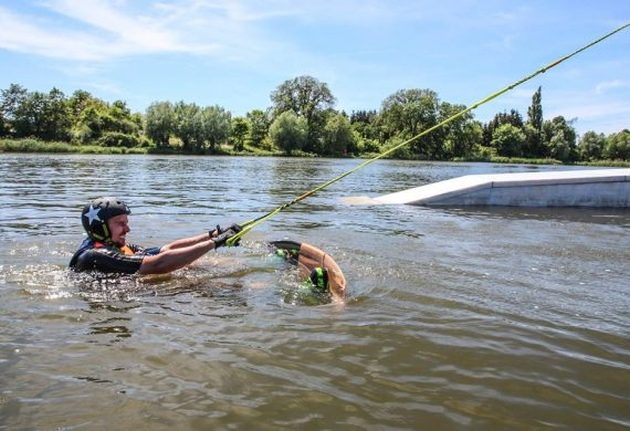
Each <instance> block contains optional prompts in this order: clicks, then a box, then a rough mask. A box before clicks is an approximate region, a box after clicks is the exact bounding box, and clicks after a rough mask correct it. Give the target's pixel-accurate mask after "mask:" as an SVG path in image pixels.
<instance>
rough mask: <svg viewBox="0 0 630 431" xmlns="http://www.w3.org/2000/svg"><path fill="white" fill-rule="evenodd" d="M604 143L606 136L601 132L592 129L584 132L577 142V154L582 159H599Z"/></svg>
mask: <svg viewBox="0 0 630 431" xmlns="http://www.w3.org/2000/svg"><path fill="white" fill-rule="evenodd" d="M605 145H606V137H605V136H604V134H603V133H600V134H598V133H595V132H593V131H589V132H586V133H585V134H584V136H582V138H581V139H580V143H579V144H578V154H579V155H580V159H581V160H584V161H587V162H588V161H593V160H600V159H601V158H602V155H603V152H604V146H605Z"/></svg>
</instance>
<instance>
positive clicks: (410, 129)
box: [380, 89, 442, 159]
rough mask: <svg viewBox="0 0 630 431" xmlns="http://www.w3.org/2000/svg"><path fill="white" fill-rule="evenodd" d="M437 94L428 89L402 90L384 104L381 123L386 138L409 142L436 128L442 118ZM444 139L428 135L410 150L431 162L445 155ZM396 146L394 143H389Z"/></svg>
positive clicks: (417, 141) (412, 145) (411, 146)
mask: <svg viewBox="0 0 630 431" xmlns="http://www.w3.org/2000/svg"><path fill="white" fill-rule="evenodd" d="M439 115H440V113H439V99H438V97H437V93H435V92H434V91H432V90H428V89H410V90H399V91H397V92H396V93H394V94H392V95H390V96H388V97H387V98H386V99H385V100H384V101H383V103H382V106H381V112H380V120H381V128H382V131H383V138H384V139H385V140H387V141H391V140H392V138H396V141H397V142H398V141H401V140H407V139H409V138H412V137H414V136H416V135H417V134H419V133H420V132H422V131H423V130H426V129H428V128H430V127H432V126H434V125H436V124H437V121H438V118H439ZM441 138H442V136H438V135H437V134H435V133H431V134H429V135H425V136H423V137H422V139H419V140H416V141H415V142H413V143H412V144H411V145H410V147H409V149H408V150H407V151H410V153H409V154H415V155H416V157H419V158H421V159H431V158H433V157H435V156H436V155H438V154H439V153H440V152H441V147H442V141H441ZM389 144H390V145H393V141H391V142H389Z"/></svg>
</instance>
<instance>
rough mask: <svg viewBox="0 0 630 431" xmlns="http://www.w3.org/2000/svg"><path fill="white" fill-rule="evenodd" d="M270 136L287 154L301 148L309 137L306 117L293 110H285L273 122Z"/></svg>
mask: <svg viewBox="0 0 630 431" xmlns="http://www.w3.org/2000/svg"><path fill="white" fill-rule="evenodd" d="M269 137H270V138H271V141H272V142H273V143H274V144H275V145H276V146H277V147H278V148H280V149H281V150H283V151H284V152H285V153H286V154H291V153H292V152H293V151H296V150H301V149H302V148H303V147H304V144H305V143H306V140H307V138H308V124H307V122H306V119H305V118H304V117H301V116H298V115H296V114H295V113H294V112H293V111H285V112H283V113H282V114H280V115H279V116H278V117H277V118H276V119H275V120H274V121H273V123H271V126H270V127H269Z"/></svg>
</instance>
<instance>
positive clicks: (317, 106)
mask: <svg viewBox="0 0 630 431" xmlns="http://www.w3.org/2000/svg"><path fill="white" fill-rule="evenodd" d="M271 101H272V102H273V117H274V118H276V117H277V116H278V115H280V114H282V113H283V112H287V111H293V112H294V113H295V114H296V115H298V116H300V117H303V118H304V119H305V120H306V125H307V127H308V138H307V141H306V143H305V147H304V149H305V150H306V151H315V152H317V151H318V149H319V139H320V137H321V135H322V132H323V128H324V125H325V124H326V117H327V114H328V111H329V110H330V109H332V108H333V106H334V104H335V97H334V96H333V95H332V93H331V91H330V89H329V88H328V85H327V84H326V83H324V82H321V81H319V80H317V79H315V78H313V77H312V76H299V77H297V78H294V79H290V80H287V81H285V82H283V83H282V84H280V86H278V88H276V90H274V91H273V92H272V93H271Z"/></svg>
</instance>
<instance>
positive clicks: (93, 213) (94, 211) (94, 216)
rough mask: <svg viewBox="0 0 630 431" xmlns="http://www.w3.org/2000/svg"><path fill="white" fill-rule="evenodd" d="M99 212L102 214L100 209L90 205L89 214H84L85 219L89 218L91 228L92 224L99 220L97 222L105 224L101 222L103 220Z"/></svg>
mask: <svg viewBox="0 0 630 431" xmlns="http://www.w3.org/2000/svg"><path fill="white" fill-rule="evenodd" d="M99 212H101V209H100V208H94V207H93V206H91V205H90V209H89V210H88V212H86V213H85V214H83V217H87V218H88V222H89V225H90V226H91V225H92V222H93V221H94V220H97V221H99V222H101V223H103V220H101V218H100V217H99V216H98V213H99Z"/></svg>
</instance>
